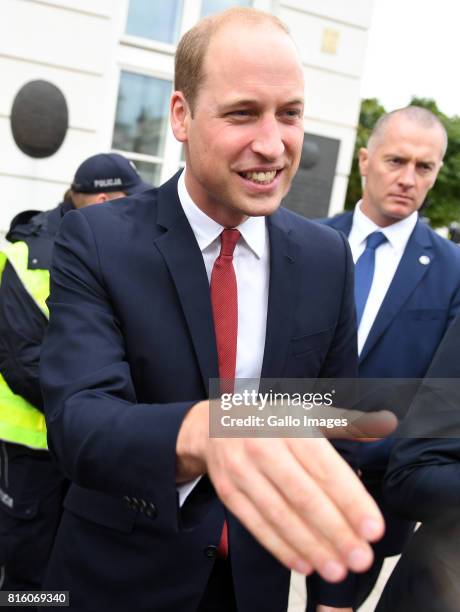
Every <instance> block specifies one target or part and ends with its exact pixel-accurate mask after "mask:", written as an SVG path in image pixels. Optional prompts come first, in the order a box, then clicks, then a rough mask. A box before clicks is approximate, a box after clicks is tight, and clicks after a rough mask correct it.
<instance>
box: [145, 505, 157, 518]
mask: <svg viewBox="0 0 460 612" xmlns="http://www.w3.org/2000/svg"><path fill="white" fill-rule="evenodd" d="M156 515H157V509H156V507H155V504H152V503H151V502H150V503H149V505H148V506H147V508H146V509H145V516H148V517H149V518H151V519H154V518H155V517H156Z"/></svg>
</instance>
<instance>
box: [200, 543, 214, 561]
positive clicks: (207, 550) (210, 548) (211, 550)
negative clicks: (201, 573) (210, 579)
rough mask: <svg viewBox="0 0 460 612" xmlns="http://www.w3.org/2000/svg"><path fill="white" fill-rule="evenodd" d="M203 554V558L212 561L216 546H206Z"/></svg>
mask: <svg viewBox="0 0 460 612" xmlns="http://www.w3.org/2000/svg"><path fill="white" fill-rule="evenodd" d="M203 552H204V556H205V557H208V559H214V557H215V556H216V554H217V546H213V545H212V544H211V545H210V546H206V548H205V549H204V550H203Z"/></svg>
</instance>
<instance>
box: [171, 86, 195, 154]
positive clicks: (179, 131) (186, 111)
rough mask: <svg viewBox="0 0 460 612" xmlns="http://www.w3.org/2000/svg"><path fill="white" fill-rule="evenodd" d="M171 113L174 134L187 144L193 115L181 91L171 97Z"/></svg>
mask: <svg viewBox="0 0 460 612" xmlns="http://www.w3.org/2000/svg"><path fill="white" fill-rule="evenodd" d="M170 112H171V128H172V131H173V134H174V136H175V137H176V139H177V140H178V141H179V142H185V141H186V140H187V132H188V124H189V121H190V117H191V114H190V108H189V105H188V104H187V101H186V99H185V97H184V94H183V93H182V92H181V91H175V92H174V93H173V95H172V96H171V107H170Z"/></svg>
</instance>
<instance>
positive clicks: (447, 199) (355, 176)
mask: <svg viewBox="0 0 460 612" xmlns="http://www.w3.org/2000/svg"><path fill="white" fill-rule="evenodd" d="M411 104H412V105H414V106H422V107H423V108H427V109H428V110H430V111H431V112H432V113H434V114H435V115H436V116H437V117H439V119H440V120H441V121H442V123H443V125H444V127H445V128H446V130H447V135H448V138H449V145H448V147H447V152H446V156H445V158H444V165H443V167H442V168H441V171H440V172H439V176H438V179H437V181H436V184H435V186H434V187H433V189H432V190H431V191H430V192H429V194H428V206H426V208H424V211H423V214H424V216H426V217H428V219H429V220H430V224H431V225H432V226H433V227H442V226H446V225H449V224H450V223H451V222H452V221H460V189H459V182H460V117H458V116H457V115H455V116H453V117H448V116H447V115H444V114H443V113H441V111H440V110H439V109H438V107H437V106H436V102H434V100H430V99H427V98H412V100H411ZM385 112H386V111H385V109H384V107H383V106H382V105H381V104H380V103H379V102H378V100H376V99H375V98H371V99H367V100H363V101H362V104H361V113H360V116H359V126H358V131H357V135H356V144H355V152H354V156H353V164H352V168H351V173H350V178H349V182H348V190H347V195H346V201H345V208H346V209H347V210H352V209H353V208H354V207H355V204H356V202H357V201H358V200H359V199H360V198H361V191H362V190H361V177H360V174H359V168H358V152H359V149H360V148H361V147H365V146H366V143H367V139H368V137H369V134H370V133H371V131H372V128H373V127H374V125H375V123H376V121H377V119H378V118H379V117H380V116H381V115H382V114H383V113H385Z"/></svg>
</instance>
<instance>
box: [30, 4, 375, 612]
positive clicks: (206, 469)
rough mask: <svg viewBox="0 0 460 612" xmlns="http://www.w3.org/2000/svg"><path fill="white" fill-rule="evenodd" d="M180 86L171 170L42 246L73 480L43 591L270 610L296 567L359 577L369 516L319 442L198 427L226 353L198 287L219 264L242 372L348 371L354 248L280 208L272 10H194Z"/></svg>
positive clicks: (62, 445)
mask: <svg viewBox="0 0 460 612" xmlns="http://www.w3.org/2000/svg"><path fill="white" fill-rule="evenodd" d="M175 90H176V91H175V92H174V94H173V96H172V99H171V125H172V129H173V131H174V134H175V136H176V138H177V139H178V140H179V141H181V142H182V143H184V148H185V157H186V168H185V171H184V172H183V173H182V174H180V175H176V176H175V177H173V178H172V179H171V180H169V181H168V182H167V183H166V184H165V185H163V186H162V187H160V188H159V189H155V190H152V191H149V192H147V193H146V194H145V195H142V196H140V197H134V198H127V199H125V200H121V201H118V202H117V206H105V205H103V206H102V207H92V208H90V209H84V210H82V211H76V212H75V213H70V215H69V217H70V222H68V221H67V217H66V218H65V219H64V223H63V225H62V228H61V231H60V234H59V237H58V239H57V241H56V247H55V255H54V266H53V269H52V284H51V296H50V299H49V306H50V313H51V314H50V324H49V332H48V336H47V339H46V342H45V345H44V347H43V352H42V359H41V364H42V382H43V392H44V398H45V410H46V416H47V423H48V432H49V443H50V449H51V450H52V452H53V453H54V454H55V456H56V457H57V458H58V461H59V463H60V465H61V467H62V469H63V470H64V471H65V473H66V474H67V476H68V477H69V479H70V480H72V482H73V484H72V485H71V487H70V491H69V494H68V496H67V498H66V500H65V511H64V516H63V520H62V522H61V525H60V528H59V531H58V534H57V539H56V544H55V547H54V550H53V554H52V558H51V560H50V565H49V571H48V577H47V581H46V584H45V587H46V588H47V589H69V590H70V592H71V603H72V607H74V609H99V610H105V609H124V610H126V609H134V610H138V609H146V610H152V611H153V610H155V611H160V610H163V611H165V610H171V611H174V612H179V611H180V612H187V611H190V612H192V611H195V610H197V609H198V610H200V611H211V610H219V611H220V612H224V611H226V610H228V611H230V610H236V609H238V610H241V611H243V612H244V611H247V612H249V611H251V612H252V611H254V610H264V612H270V611H273V612H280V611H281V610H283V609H285V608H286V605H287V596H288V589H289V571H288V570H289V569H290V568H296V569H297V570H298V571H300V572H303V573H304V574H307V573H309V572H311V571H312V569H313V568H315V569H316V570H318V571H320V572H321V575H322V576H323V577H325V578H326V579H328V580H341V579H343V577H344V576H345V573H346V570H347V569H353V570H356V571H363V570H365V569H366V568H367V567H369V565H370V563H371V560H372V551H371V547H370V545H369V544H368V542H370V541H375V540H376V539H378V538H379V537H380V536H381V535H382V533H383V529H384V527H383V520H382V518H381V515H380V513H379V511H378V509H377V506H376V505H375V503H374V502H373V500H372V498H371V497H370V496H369V495H368V494H367V493H366V492H365V489H364V487H363V486H362V484H361V483H360V481H359V479H358V478H357V477H356V476H355V475H354V474H353V472H352V470H351V469H350V468H349V467H348V466H347V464H346V463H345V462H344V461H343V459H342V458H341V457H340V456H339V455H338V454H337V453H336V451H335V450H334V449H333V447H332V446H331V444H330V443H329V442H328V441H327V440H325V439H244V438H242V439H240V438H227V439H222V438H212V437H210V436H209V402H208V399H207V398H208V397H209V395H208V393H209V390H208V388H209V379H211V378H217V377H218V376H219V368H218V364H219V365H220V361H221V352H222V351H223V350H224V349H222V348H221V345H220V343H219V342H218V338H217V335H218V334H217V328H218V323H219V329H220V316H217V315H215V316H214V321H213V308H214V302H213V303H212V304H211V299H210V280H211V294H212V293H213V291H212V288H213V275H214V271H215V269H216V266H217V262H218V261H219V262H220V263H219V265H220V266H221V269H222V268H223V267H225V268H226V270H227V271H228V270H229V267H228V261H229V259H230V263H231V268H232V270H233V272H232V274H233V276H232V279H234V277H236V280H237V283H236V284H237V295H238V304H237V315H238V316H237V319H238V321H237V334H238V335H237V350H236V365H235V363H234V366H235V373H236V376H237V377H239V378H255V379H258V378H261V377H262V378H264V377H265V378H267V377H270V378H273V377H307V378H315V377H318V376H324V377H332V378H334V377H352V376H354V375H355V373H356V364H357V361H356V337H355V315H354V304H353V296H352V272H353V264H352V261H351V254H350V252H349V249H348V246H347V243H346V240H345V238H344V237H343V236H341V235H340V234H339V233H337V232H335V231H332V230H331V229H330V228H326V227H318V226H317V225H316V224H313V223H311V222H309V221H307V220H306V219H303V218H300V217H298V216H296V215H294V214H292V213H290V212H288V211H286V210H283V209H281V210H278V207H279V204H280V200H281V198H282V197H283V196H284V195H285V194H286V193H287V191H288V189H289V186H290V183H291V180H292V177H293V176H294V174H295V172H296V169H297V167H298V163H299V158H300V153H301V146H302V139H303V108H304V102H303V100H304V84H303V76H302V67H301V64H300V62H299V58H298V55H297V52H296V50H295V46H294V45H293V42H292V40H291V38H290V37H289V36H288V35H287V32H286V30H285V27H284V26H283V25H282V23H281V22H279V21H278V20H277V19H275V18H274V17H273V16H270V15H266V14H264V13H260V12H258V11H255V10H249V9H248V10H231V11H229V12H226V13H223V14H221V15H217V16H214V17H211V18H208V19H206V20H203V21H202V22H200V23H199V24H198V25H197V26H195V27H194V28H193V29H192V30H191V31H190V32H188V33H187V34H186V35H185V36H184V37H183V38H182V40H181V42H180V44H179V47H178V50H177V54H176V74H175ZM236 228H237V229H236ZM229 232H230V234H231V236H232V237H235V236H236V237H237V238H238V240H237V242H236V243H234V244H233V247H234V249H235V250H234V252H233V256H232V253H231V250H230V249H229V247H228V244H227V242H225V241H226V240H227V238H228V236H229ZM224 235H225V236H227V238H225V239H224ZM238 236H239V237H238ZM224 242H225V245H226V246H225V245H224ZM235 244H236V246H235ZM219 251H220V254H219ZM222 260H225V261H222ZM225 262H226V263H225ZM228 282H229V285H232V287H233V286H234V282H233V280H232V281H231V282H230V281H228ZM231 295H232V297H231V298H230V292H229V297H228V298H227V299H224V300H223V302H222V303H221V307H222V309H223V310H225V309H226V307H227V306H228V304H227V302H228V301H229V300H231V301H232V303H233V300H234V293H233V290H232V293H231ZM215 328H216V329H215ZM229 330H231V331H228V333H227V336H232V335H234V332H235V330H234V328H233V327H232V326H229ZM219 338H221V336H220V335H219ZM230 339H231V338H230ZM222 344H225V343H224V342H222ZM227 357H228V354H227ZM225 363H227V362H225ZM200 477H201V478H200ZM197 480H198V482H197ZM211 483H212V485H211ZM222 502H223V504H225V506H224V505H223V504H222ZM224 521H225V522H224ZM224 534H227V540H228V547H227V546H225V537H223V535H224ZM259 543H260V544H262V546H261V545H260V544H259Z"/></svg>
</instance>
